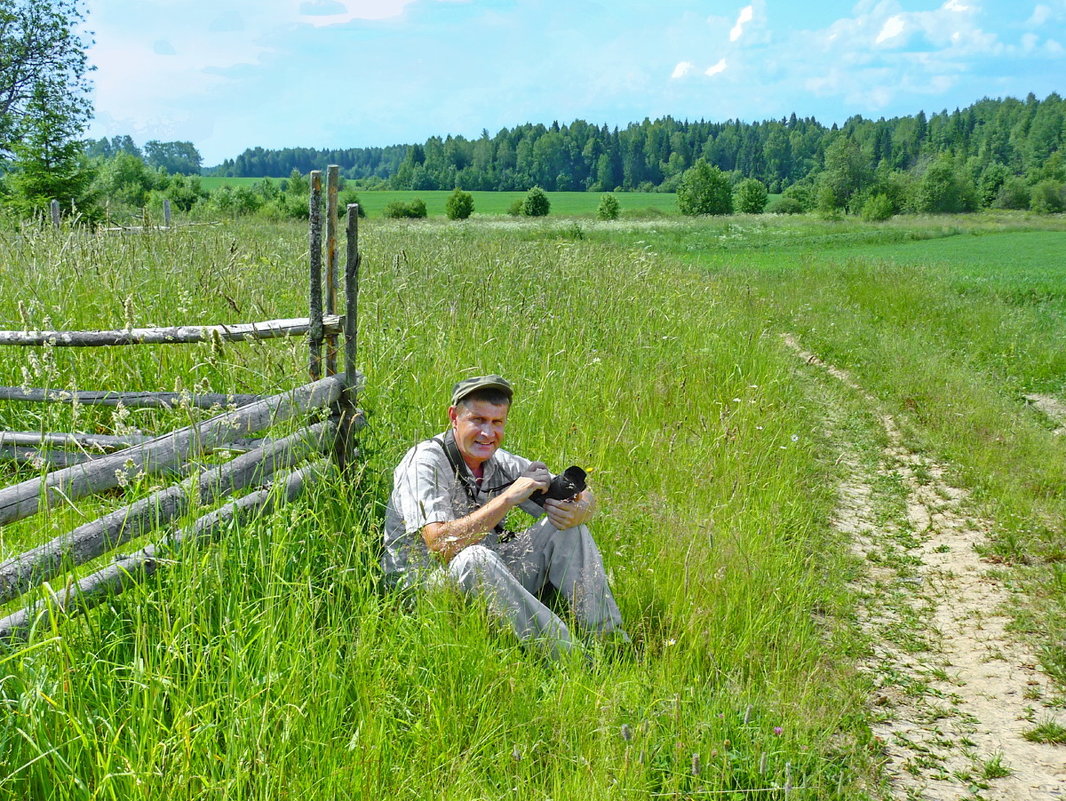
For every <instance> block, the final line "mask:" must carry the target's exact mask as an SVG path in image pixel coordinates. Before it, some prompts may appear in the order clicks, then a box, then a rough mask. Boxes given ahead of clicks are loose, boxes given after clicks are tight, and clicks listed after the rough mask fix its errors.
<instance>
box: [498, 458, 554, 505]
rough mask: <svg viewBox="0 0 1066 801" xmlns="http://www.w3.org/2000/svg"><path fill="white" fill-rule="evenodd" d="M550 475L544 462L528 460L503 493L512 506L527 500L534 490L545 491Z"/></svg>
mask: <svg viewBox="0 0 1066 801" xmlns="http://www.w3.org/2000/svg"><path fill="white" fill-rule="evenodd" d="M551 480H552V476H551V473H549V472H548V466H547V465H546V464H544V462H530V463H529V467H527V468H526V469H525V470H523V471H522V475H520V476H519V477H518V478H517V479H516V480H515V482H514V483H513V484H512V485H511V486H510V487H508V488H507V491H506V492H505V493H504V494H505V495H506V496H507V501H508V503H510V504H511V505H512V506H517V505H518V504H520V503H522V502H524V501H528V500H529V496H530V495H532V494H533V493H534V492H546V491H547V489H548V485H549V484H551Z"/></svg>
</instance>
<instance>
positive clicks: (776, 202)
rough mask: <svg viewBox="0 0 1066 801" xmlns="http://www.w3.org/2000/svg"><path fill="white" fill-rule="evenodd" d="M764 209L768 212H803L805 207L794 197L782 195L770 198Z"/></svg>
mask: <svg viewBox="0 0 1066 801" xmlns="http://www.w3.org/2000/svg"><path fill="white" fill-rule="evenodd" d="M766 211H767V213H769V214H803V212H804V211H806V209H804V208H803V204H802V203H800V202H799V201H798V200H796V198H794V197H791V196H790V195H782V196H781V197H777V198H774V199H773V200H771V201H770V202H769V203H768V204H767V206H766Z"/></svg>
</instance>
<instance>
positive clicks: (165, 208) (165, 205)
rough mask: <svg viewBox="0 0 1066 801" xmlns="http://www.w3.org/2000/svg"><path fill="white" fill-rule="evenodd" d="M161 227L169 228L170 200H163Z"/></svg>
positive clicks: (166, 198)
mask: <svg viewBox="0 0 1066 801" xmlns="http://www.w3.org/2000/svg"><path fill="white" fill-rule="evenodd" d="M163 226H164V227H166V228H169V227H170V198H168V197H165V198H163Z"/></svg>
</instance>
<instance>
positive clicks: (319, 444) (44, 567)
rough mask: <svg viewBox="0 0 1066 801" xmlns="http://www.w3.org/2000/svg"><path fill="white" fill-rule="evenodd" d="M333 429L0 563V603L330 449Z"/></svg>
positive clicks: (273, 447)
mask: <svg viewBox="0 0 1066 801" xmlns="http://www.w3.org/2000/svg"><path fill="white" fill-rule="evenodd" d="M335 433H336V432H335V429H334V426H333V424H332V423H330V422H328V421H327V422H322V423H318V424H316V425H314V426H311V427H309V428H307V429H304V430H302V431H299V432H297V433H296V434H293V435H292V436H290V437H285V438H284V439H279V440H276V441H275V442H273V443H271V444H270V445H268V446H266V447H264V448H260V449H258V450H255V451H250V452H248V453H245V454H242V455H241V456H238V457H237V458H235V459H233V460H231V461H229V462H226V463H225V464H222V465H218V466H217V467H213V468H211V469H210V470H206V471H204V472H203V473H201V474H200V475H197V476H192V477H190V478H188V479H186V480H185V481H183V482H181V483H180V484H175V485H173V486H171V487H168V488H167V489H164V490H159V491H158V492H154V493H152V494H151V495H149V496H148V497H147V498H142V499H141V500H139V501H137V502H136V503H132V504H130V505H129V506H126V507H124V508H122V509H118V510H116V511H114V512H111V513H110V514H107V515H104V516H103V517H101V518H99V519H98V520H93V521H91V522H89V523H85V524H83V525H81V526H78V527H77V528H76V529H74V530H73V531H70V532H67V533H66V534H62V535H60V536H59V537H56V538H54V539H53V540H51V541H49V542H47V543H45V544H44V545H41V546H38V547H37V548H33V549H31V550H29V551H26V552H25V553H22V554H19V555H18V556H15V557H13V558H11V559H8V560H7V561H6V562H4V563H2V564H0V604H2V603H4V602H6V601H9V600H11V599H12V598H15V597H17V596H19V595H22V594H23V593H24V592H26V591H27V590H28V589H30V588H31V587H34V586H37V585H38V584H40V583H42V582H44V581H48V580H49V579H51V578H52V577H54V576H56V575H58V574H59V573H61V572H63V571H64V570H68V569H70V568H71V567H75V566H77V565H81V564H85V563H86V562H88V561H90V560H92V559H95V558H96V557H98V556H100V555H102V554H105V553H107V552H108V551H111V550H114V549H115V548H117V547H118V546H120V545H123V544H125V543H127V542H129V541H131V540H134V539H137V538H138V537H141V536H143V535H145V534H147V533H149V532H150V531H153V530H154V529H156V528H159V527H160V526H163V525H165V524H167V523H169V522H170V521H172V520H174V519H176V518H178V517H181V516H182V515H185V514H187V513H188V512H189V511H190V509H191V508H192V505H193V503H194V502H195V503H210V502H211V501H214V500H216V499H217V498H220V497H224V496H226V495H229V494H231V493H233V492H236V491H237V490H240V489H244V488H245V487H251V486H254V485H256V484H261V483H263V482H264V481H266V480H267V479H268V478H270V476H272V475H273V474H274V473H276V472H278V471H279V470H288V469H291V468H292V467H294V466H295V465H297V464H299V463H300V462H301V461H304V460H305V459H307V458H309V457H311V456H314V455H317V454H324V453H328V452H329V450H330V448H332V447H333V438H334V436H335Z"/></svg>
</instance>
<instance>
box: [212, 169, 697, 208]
mask: <svg viewBox="0 0 1066 801" xmlns="http://www.w3.org/2000/svg"><path fill="white" fill-rule="evenodd" d="M262 180H268V181H274V182H275V183H276V182H278V181H280V180H281V179H280V178H267V179H263V178H219V177H214V176H207V177H204V178H201V179H200V183H201V185H202V186H203V188H204V189H207V190H209V191H214V190H215V189H217V188H219V187H220V186H234V187H237V186H251V185H252V184H254V183H256V182H257V181H262ZM356 191H358V193H359V202H360V204H362V205H363V207H364V209H365V211H366V214H367V216H368V217H381V216H383V213H384V211H385V207H386V206H388V205H389V204H390V203H395V202H400V203H409V202H411V201H412V200H414V199H416V198H418V199H421V200H422V201H423V202H424V203H425V204H426V211H427V213H428V214H429V216H430V217H440V218H444V217H445V213H444V204H445V202H446V201H447V199H448V196H449V195H450V194H451V193H452V192H451V190H447V191H445V190H436V189H426V190H410V191H408V190H393V189H387V190H385V189H381V190H356ZM470 194H472V195H473V196H474V215H475V216H494V215H505V214H507V210H508V208H510V206H511V205H512V204H513V203H514V202H515V201H516V200H519V201H520V200H522V199H523V198H525V196H526V193H525V192H478V191H475V192H471V193H470ZM547 195H548V199H549V200H550V201H551V214H552V215H554V216H576V217H594V216H595V215H596V207H597V206H598V205H599V203H600V198H601V197H602V196H603V194H602V193H600V192H548V193H547ZM615 197H617V198H618V203H619V206H620V207H621V211H622V215H623V216H649V215H661V214H670V215H676V214H678V211H677V196H676V195H675V194H674V193H673V192H616V193H615Z"/></svg>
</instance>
